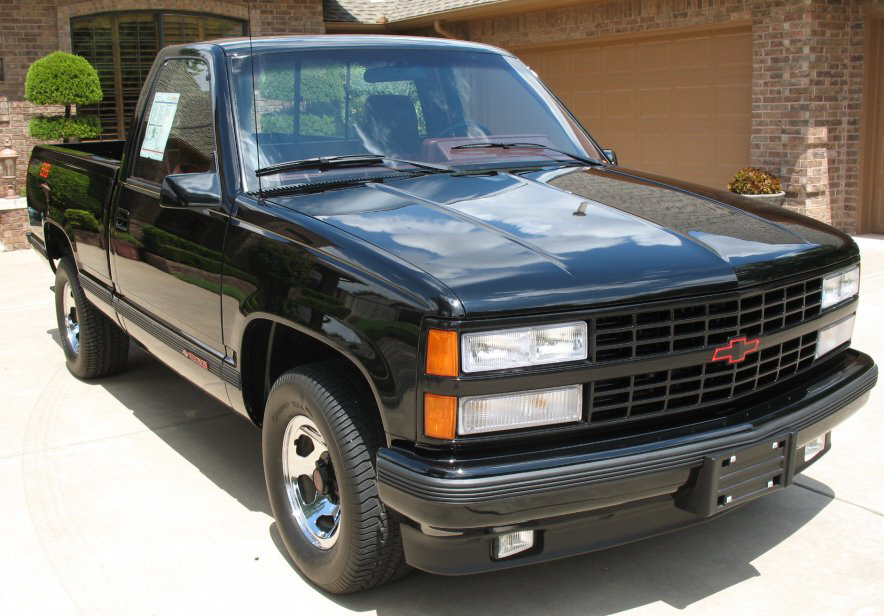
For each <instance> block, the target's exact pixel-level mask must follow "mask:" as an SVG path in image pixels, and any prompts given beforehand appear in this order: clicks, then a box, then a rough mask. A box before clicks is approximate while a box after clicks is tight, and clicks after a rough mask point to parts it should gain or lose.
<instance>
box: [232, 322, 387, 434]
mask: <svg viewBox="0 0 884 616" xmlns="http://www.w3.org/2000/svg"><path fill="white" fill-rule="evenodd" d="M329 360H337V361H339V362H341V364H342V365H344V366H346V368H347V369H349V370H351V371H352V372H353V374H354V375H356V376H357V377H358V378H357V379H356V382H358V383H360V385H361V386H362V387H363V388H364V395H365V399H366V401H367V402H369V403H370V404H372V406H374V407H375V408H376V409H377V404H376V400H375V397H374V394H373V393H372V390H371V387H370V385H369V383H368V380H367V379H366V378H365V375H364V374H363V373H362V371H360V370H359V369H358V368H357V367H356V365H355V364H354V363H353V361H352V360H351V359H350V358H348V357H347V356H346V355H344V354H343V353H341V352H340V351H338V350H337V349H335V348H333V347H331V346H330V345H328V344H326V343H325V342H323V341H322V340H319V339H317V338H314V337H313V336H311V335H309V334H306V333H304V332H301V331H298V330H297V329H294V328H292V327H290V326H288V325H285V324H284V323H279V322H277V321H273V320H271V319H264V318H259V319H255V320H254V321H252V322H251V323H249V325H248V327H247V328H246V331H245V334H244V335H243V341H242V347H241V349H240V366H241V367H242V395H243V401H244V402H245V405H246V410H247V411H248V414H249V417H250V418H251V419H252V421H254V422H255V424H257V425H259V426H260V425H261V424H262V423H263V419H264V406H265V404H266V402H267V397H268V395H269V394H270V388H271V387H273V383H275V382H276V380H277V379H278V378H279V377H280V376H281V375H282V374H283V373H285V372H287V371H289V370H291V369H292V368H297V367H298V366H303V365H305V364H312V363H316V362H321V361H329ZM378 418H380V411H379V409H378Z"/></svg>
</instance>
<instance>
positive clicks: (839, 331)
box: [816, 314, 856, 359]
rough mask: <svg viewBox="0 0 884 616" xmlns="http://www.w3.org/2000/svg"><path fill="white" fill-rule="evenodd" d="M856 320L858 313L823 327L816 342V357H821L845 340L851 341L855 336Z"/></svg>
mask: <svg viewBox="0 0 884 616" xmlns="http://www.w3.org/2000/svg"><path fill="white" fill-rule="evenodd" d="M854 321H856V315H855V314H852V315H850V316H849V317H847V318H846V319H841V320H840V321H838V322H837V323H834V324H832V325H829V326H828V327H827V328H825V329H821V330H820V333H819V338H818V339H817V342H816V358H817V359H819V358H820V357H822V356H823V355H825V354H826V353H828V352H829V351H832V350H833V349H837V348H838V347H839V346H841V345H842V344H844V343H845V342H850V339H851V338H852V337H853V323H854Z"/></svg>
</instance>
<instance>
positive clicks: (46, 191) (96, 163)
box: [27, 141, 125, 284]
mask: <svg viewBox="0 0 884 616" xmlns="http://www.w3.org/2000/svg"><path fill="white" fill-rule="evenodd" d="M124 147H125V141H90V142H84V143H70V144H57V145H38V146H36V147H35V148H34V150H33V153H32V154H31V167H32V169H34V171H32V172H31V173H29V174H28V193H27V194H28V208H29V215H30V218H31V229H30V230H31V232H32V233H33V235H34V237H35V238H36V239H38V240H39V243H43V244H44V245H45V244H46V241H47V238H46V237H45V228H44V225H43V224H42V222H43V221H44V220H45V221H46V222H49V223H52V224H54V225H55V226H56V227H57V228H58V229H59V230H64V232H65V233H66V234H67V236H68V237H70V238H71V239H72V244H73V249H74V251H75V253H76V257H77V261H78V264H79V266H80V268H81V269H83V270H85V271H88V272H89V273H90V274H92V275H93V276H95V277H96V278H98V279H99V280H101V281H102V282H105V283H107V284H110V272H109V268H108V261H107V254H106V249H107V225H108V218H109V212H108V211H107V210H108V204H109V202H110V201H109V200H110V196H111V194H112V193H113V188H114V182H115V181H116V177H117V172H118V171H119V169H120V160H121V159H122V157H123V148H124Z"/></svg>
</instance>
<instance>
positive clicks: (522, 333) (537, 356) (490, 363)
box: [461, 321, 587, 372]
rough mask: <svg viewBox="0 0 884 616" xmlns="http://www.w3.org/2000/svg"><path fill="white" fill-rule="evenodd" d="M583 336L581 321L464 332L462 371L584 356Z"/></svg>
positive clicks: (536, 364) (544, 362)
mask: <svg viewBox="0 0 884 616" xmlns="http://www.w3.org/2000/svg"><path fill="white" fill-rule="evenodd" d="M586 338H587V336H586V323H585V322H583V321H580V322H578V323H565V324H560V325H543V326H539V327H524V328H518V329H501V330H497V331H491V332H477V333H471V334H464V335H463V336H462V337H461V347H462V350H463V371H464V372H481V371H483V370H505V369H507V368H519V367H521V366H539V365H542V364H553V363H558V362H566V361H577V360H581V359H586V357H587V341H586Z"/></svg>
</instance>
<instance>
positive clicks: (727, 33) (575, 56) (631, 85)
mask: <svg viewBox="0 0 884 616" xmlns="http://www.w3.org/2000/svg"><path fill="white" fill-rule="evenodd" d="M515 52H516V53H517V54H518V55H519V57H520V58H521V59H522V60H523V61H524V62H525V63H526V64H528V65H529V66H530V67H531V68H533V69H534V70H535V71H537V73H538V74H539V75H540V77H541V78H542V79H543V80H544V82H546V84H547V85H549V87H550V88H552V90H553V91H554V92H555V93H556V94H557V95H558V96H559V97H560V98H561V99H562V100H563V101H565V103H566V104H567V105H568V107H569V108H570V109H571V111H572V112H574V114H575V115H576V116H577V117H578V118H579V119H580V121H581V123H583V125H584V126H586V128H587V129H588V130H589V131H590V132H591V133H592V135H593V136H594V137H595V138H596V139H597V140H598V141H599V143H601V144H602V146H603V147H606V148H608V147H610V148H613V149H615V150H616V151H617V156H618V157H619V159H620V164H621V165H623V166H625V167H632V168H636V169H642V170H645V171H650V172H653V173H660V174H663V175H669V176H672V177H676V178H680V179H684V180H690V181H693V182H698V183H701V184H706V185H709V186H715V187H718V188H723V187H725V186H726V185H727V182H728V181H729V180H730V178H731V177H732V176H733V174H734V172H735V171H736V170H737V169H739V168H740V167H743V166H746V165H747V164H748V162H749V134H750V103H751V80H752V73H751V52H752V48H751V36H750V32H749V29H748V28H740V29H730V30H706V31H701V32H680V33H676V34H668V35H666V34H664V35H656V36H642V37H640V38H629V39H616V40H614V41H608V42H600V43H583V44H579V45H578V44H575V45H573V46H567V47H533V48H521V49H515Z"/></svg>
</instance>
